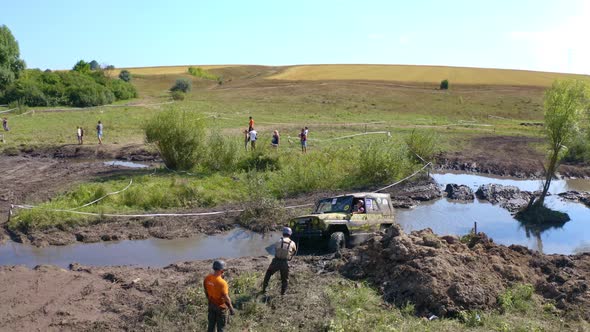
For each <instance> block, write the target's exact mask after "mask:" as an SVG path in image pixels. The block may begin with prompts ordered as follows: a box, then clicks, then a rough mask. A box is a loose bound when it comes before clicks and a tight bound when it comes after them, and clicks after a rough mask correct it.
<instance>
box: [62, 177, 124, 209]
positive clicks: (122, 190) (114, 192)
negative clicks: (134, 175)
mask: <svg viewBox="0 0 590 332" xmlns="http://www.w3.org/2000/svg"><path fill="white" fill-rule="evenodd" d="M132 184H133V179H131V180H129V184H128V185H127V186H126V187H125V188H123V189H121V190H118V191H113V192H110V193H107V194H106V195H104V196H102V197H100V198H97V199H95V200H93V201H92V202H89V203H86V204H84V205H82V206H78V207H77V208H73V209H69V211H74V210H79V209H81V208H84V207H87V206H89V205H92V204H94V203H96V202H100V201H102V200H103V199H105V198H107V197H109V196H112V195H117V194H119V193H122V192H124V191H125V190H127V189H129V187H131V185H132Z"/></svg>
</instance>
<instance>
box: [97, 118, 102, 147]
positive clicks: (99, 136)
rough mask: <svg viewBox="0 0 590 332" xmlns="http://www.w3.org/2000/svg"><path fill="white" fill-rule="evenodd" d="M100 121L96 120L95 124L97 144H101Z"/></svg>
mask: <svg viewBox="0 0 590 332" xmlns="http://www.w3.org/2000/svg"><path fill="white" fill-rule="evenodd" d="M102 129H103V126H102V122H100V120H99V121H98V124H97V125H96V136H97V137H98V144H102Z"/></svg>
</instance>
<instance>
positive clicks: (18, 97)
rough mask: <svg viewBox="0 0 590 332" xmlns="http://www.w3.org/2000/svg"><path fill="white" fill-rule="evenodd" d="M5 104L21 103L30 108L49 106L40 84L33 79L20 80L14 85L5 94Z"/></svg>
mask: <svg viewBox="0 0 590 332" xmlns="http://www.w3.org/2000/svg"><path fill="white" fill-rule="evenodd" d="M4 100H5V102H8V103H11V102H14V101H19V102H20V103H22V104H25V105H28V106H47V105H48V104H49V101H48V99H47V96H45V94H44V93H43V91H41V88H40V87H39V84H38V83H37V82H36V81H34V80H31V79H27V78H20V79H18V80H16V81H15V82H14V83H12V84H11V85H10V86H9V87H8V89H6V92H5V93H4Z"/></svg>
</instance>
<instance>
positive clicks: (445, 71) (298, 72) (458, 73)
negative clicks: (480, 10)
mask: <svg viewBox="0 0 590 332" xmlns="http://www.w3.org/2000/svg"><path fill="white" fill-rule="evenodd" d="M269 78H270V79H277V80H379V81H397V82H415V83H435V84H438V83H440V81H441V80H444V79H448V80H449V83H450V84H451V85H453V84H475V85H519V86H549V85H551V83H552V82H553V81H554V80H555V79H558V78H578V79H586V80H589V79H590V76H588V75H574V74H561V73H548V72H537V71H524V70H508V69H487V68H465V67H442V66H409V65H307V66H293V67H289V68H287V69H286V70H284V71H282V72H280V73H278V74H276V75H273V76H270V77H269Z"/></svg>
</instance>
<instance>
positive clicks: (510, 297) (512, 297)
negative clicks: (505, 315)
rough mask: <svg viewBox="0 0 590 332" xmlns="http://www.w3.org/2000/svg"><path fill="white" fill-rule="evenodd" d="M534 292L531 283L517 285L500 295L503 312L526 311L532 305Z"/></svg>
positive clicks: (499, 301)
mask: <svg viewBox="0 0 590 332" xmlns="http://www.w3.org/2000/svg"><path fill="white" fill-rule="evenodd" d="M533 292H534V288H533V286H532V285H530V284H522V285H516V286H514V287H512V288H510V289H507V290H506V291H505V292H504V293H502V294H500V295H499V296H498V304H499V305H500V308H501V309H502V311H503V312H509V311H512V310H515V311H520V312H526V311H528V310H529V309H530V308H531V307H532V297H533Z"/></svg>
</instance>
